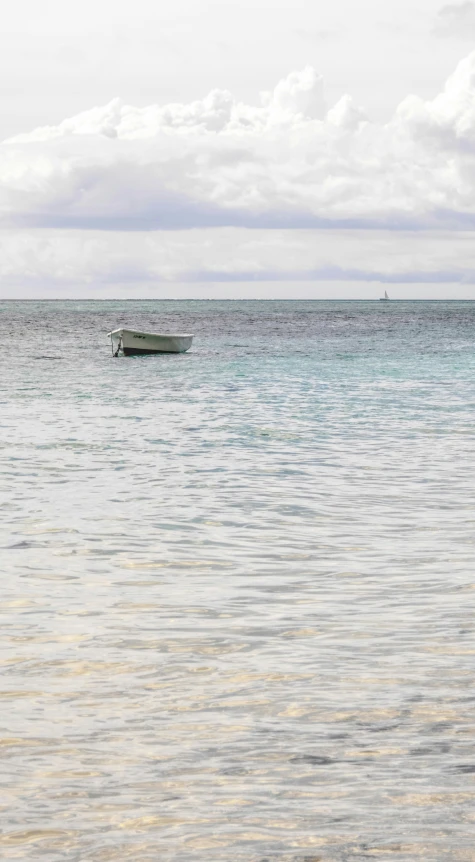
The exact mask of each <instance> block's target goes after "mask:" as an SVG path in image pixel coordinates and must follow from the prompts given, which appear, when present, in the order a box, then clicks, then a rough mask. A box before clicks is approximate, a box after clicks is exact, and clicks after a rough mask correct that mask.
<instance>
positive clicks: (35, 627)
mask: <svg viewBox="0 0 475 862" xmlns="http://www.w3.org/2000/svg"><path fill="white" fill-rule="evenodd" d="M119 325H129V326H131V327H135V328H139V329H140V328H142V329H147V330H152V331H153V330H160V329H163V330H167V329H168V330H179V331H183V330H184V331H192V332H194V333H195V342H194V346H193V349H192V351H191V352H190V353H189V354H186V355H183V356H145V357H144V356H142V357H130V358H118V359H114V358H112V356H111V350H110V345H109V343H108V340H107V337H106V333H107V332H108V330H110V329H111V328H114V327H116V326H119ZM0 333H1V344H2V353H1V358H0V363H1V374H0V401H1V409H0V470H1V471H0V515H1V519H0V563H1V566H0V568H1V572H2V581H1V584H2V586H1V605H0V611H1V617H0V662H1V664H0V668H1V681H0V689H1V690H0V704H1V707H0V751H1V757H2V765H1V770H0V827H1V831H0V856H1V858H2V859H8V860H10V859H16V860H22V862H23V860H25V862H26V860H43V859H44V860H46V862H127V860H134V862H148V860H154V862H157V860H159V862H169V860H176V862H198V860H199V862H317V860H324V862H327V860H332V862H352V860H362V859H376V860H395V862H416V860H428V862H440V860H465V862H466V860H475V638H474V627H475V613H474V611H475V575H474V542H475V470H474V460H475V303H470V302H461V303H457V302H447V303H444V302H433V303H432V302H391V303H386V304H384V303H378V302H360V303H359V302H348V303H345V302H277V301H276V302H247V301H245V302H217V301H216V302H215V301H210V302H194V301H190V302H188V301H187V302H173V301H170V302H149V301H146V302H140V301H137V302H120V303H119V302H86V301H77V302H73V301H70V302H18V303H17V302H13V301H10V302H3V303H0Z"/></svg>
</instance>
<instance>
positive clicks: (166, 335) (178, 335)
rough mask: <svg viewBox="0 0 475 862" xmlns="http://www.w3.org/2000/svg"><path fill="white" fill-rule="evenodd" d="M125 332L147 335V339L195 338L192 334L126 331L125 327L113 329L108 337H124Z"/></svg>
mask: <svg viewBox="0 0 475 862" xmlns="http://www.w3.org/2000/svg"><path fill="white" fill-rule="evenodd" d="M124 332H130V333H131V334H132V335H145V336H146V338H194V334H193V333H192V332H144V331H143V330H142V329H126V328H125V327H123V326H122V327H120V329H113V330H112V331H111V332H108V333H107V335H108V337H110V338H112V336H113V335H119V334H120V335H122V334H123V333H124Z"/></svg>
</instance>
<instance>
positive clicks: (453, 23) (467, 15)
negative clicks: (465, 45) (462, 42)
mask: <svg viewBox="0 0 475 862" xmlns="http://www.w3.org/2000/svg"><path fill="white" fill-rule="evenodd" d="M434 33H435V34H436V35H437V36H443V37H445V38H456V39H468V40H472V39H473V37H474V36H475V3H473V2H471V0H464V2H462V3H448V4H447V5H445V6H442V7H441V8H440V9H439V11H438V13H437V18H436V22H435V25H434Z"/></svg>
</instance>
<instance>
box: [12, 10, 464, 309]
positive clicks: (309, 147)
mask: <svg viewBox="0 0 475 862" xmlns="http://www.w3.org/2000/svg"><path fill="white" fill-rule="evenodd" d="M0 89H1V95H2V112H1V116H0V139H1V140H3V143H2V144H0V296H4V297H15V296H18V297H31V296H38V297H39V298H40V297H41V296H84V297H86V296H90V297H101V296H131V297H133V296H157V297H160V296H170V297H171V296H226V297H228V296H233V297H238V296H246V297H247V296H253V295H255V296H288V297H292V296H305V297H311V296H315V297H318V298H320V297H324V296H325V297H333V296H334V297H340V296H348V297H352V298H354V297H356V296H364V297H376V296H378V295H379V294H380V293H381V292H382V291H383V290H384V289H385V287H386V288H387V289H388V291H389V292H390V294H391V295H393V296H395V297H398V296H401V297H406V296H414V297H420V298H425V297H428V296H434V297H440V298H441V297H450V298H452V297H453V298H456V297H460V298H471V297H475V253H474V252H473V240H474V239H475V232H474V231H475V2H470V0H463V2H459V3H448V4H440V3H437V2H435V3H434V2H430V0H419V2H417V3H416V4H414V2H409V0H397V2H396V0H386V2H385V3H380V2H379V3H378V2H375V0H360V2H358V3H355V2H354V0H353V2H351V0H333V2H332V3H331V4H329V3H323V2H319V0H311V2H310V0H293V2H292V3H291V2H290V0H280V2H279V0H272V2H271V0H239V2H237V0H227V2H222V0H221V2H204V0H174V2H173V4H169V3H167V4H165V3H164V2H157V0H155V2H152V1H151V0H134V2H130V0H115V2H112V0H82V2H81V3H77V4H69V3H65V2H64V0H62V2H60V0H42V2H38V0H36V2H32V0H16V3H15V4H9V6H8V7H7V8H6V9H5V10H4V13H3V18H2V28H1V32H0ZM388 285H389V287H388Z"/></svg>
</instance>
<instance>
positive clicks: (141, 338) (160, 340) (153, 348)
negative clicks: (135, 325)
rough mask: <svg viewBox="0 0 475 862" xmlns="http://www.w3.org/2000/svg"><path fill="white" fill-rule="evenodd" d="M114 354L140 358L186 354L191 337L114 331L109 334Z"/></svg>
mask: <svg viewBox="0 0 475 862" xmlns="http://www.w3.org/2000/svg"><path fill="white" fill-rule="evenodd" d="M110 337H111V339H112V347H113V350H114V352H115V351H116V350H117V349H120V350H122V351H123V353H124V355H125V356H140V355H144V354H147V353H186V351H187V350H189V349H190V347H191V344H192V341H193V336H192V335H189V334H187V333H183V334H178V335H174V334H159V333H151V332H138V331H137V330H135V329H115V330H114V331H113V332H111V333H110Z"/></svg>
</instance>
